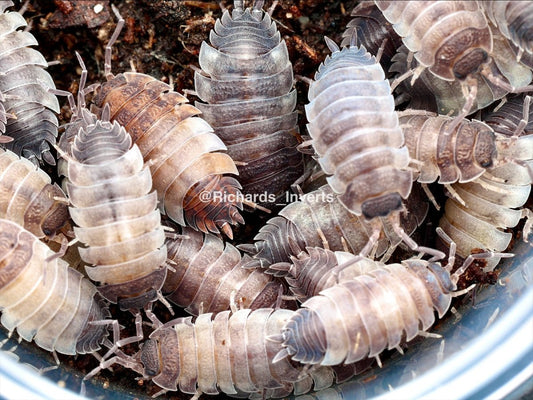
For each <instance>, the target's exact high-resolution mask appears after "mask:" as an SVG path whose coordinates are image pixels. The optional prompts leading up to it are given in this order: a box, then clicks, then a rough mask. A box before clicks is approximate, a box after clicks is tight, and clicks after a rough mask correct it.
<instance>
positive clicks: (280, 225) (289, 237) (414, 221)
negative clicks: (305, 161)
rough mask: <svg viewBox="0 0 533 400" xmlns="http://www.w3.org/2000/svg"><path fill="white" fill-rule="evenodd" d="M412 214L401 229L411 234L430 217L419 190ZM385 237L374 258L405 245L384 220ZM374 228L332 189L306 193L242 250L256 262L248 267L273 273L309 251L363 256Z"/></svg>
mask: <svg viewBox="0 0 533 400" xmlns="http://www.w3.org/2000/svg"><path fill="white" fill-rule="evenodd" d="M406 207H407V210H408V211H407V213H405V214H403V213H402V214H401V215H400V219H401V224H402V227H403V228H404V229H405V230H406V231H407V232H408V233H409V234H412V233H413V232H414V231H415V229H416V228H417V227H418V226H420V224H421V223H422V222H423V221H424V218H425V217H426V213H427V211H428V204H427V202H426V201H424V200H423V195H421V193H420V192H419V190H418V189H417V190H414V191H413V193H412V195H411V196H410V197H409V199H408V201H407V203H406ZM381 223H382V227H383V232H382V233H383V234H382V236H381V237H379V238H378V240H377V243H376V248H375V254H376V255H378V256H381V255H383V254H384V253H385V252H387V253H388V254H389V255H390V253H392V251H393V250H394V248H395V247H396V246H397V245H398V244H399V243H400V241H401V238H400V237H398V235H397V234H396V232H395V230H394V228H393V227H392V226H391V225H390V223H389V221H388V220H387V219H386V218H382V219H381ZM372 232H373V227H372V225H371V224H370V223H369V222H368V221H366V219H365V218H363V217H359V216H357V215H355V214H353V213H351V212H349V211H348V210H347V209H346V208H345V207H344V206H343V205H342V204H341V203H340V201H339V200H338V198H337V196H335V194H334V193H333V191H332V190H331V188H330V187H329V186H328V185H325V186H323V187H322V188H320V189H318V190H315V191H312V192H310V193H307V194H306V195H304V196H302V197H300V200H299V201H295V202H292V203H290V204H289V205H287V206H285V207H284V208H283V209H282V210H281V211H280V212H279V214H278V216H276V217H274V218H271V219H270V220H268V221H267V223H266V224H265V225H264V226H263V227H262V228H261V229H260V230H259V233H258V234H257V235H256V236H255V238H254V240H255V242H254V243H253V244H243V245H238V246H237V247H238V248H240V249H242V250H244V251H247V252H249V253H250V254H252V256H253V260H252V261H251V262H250V263H248V266H262V267H264V268H265V267H268V266H269V265H271V264H274V263H278V262H288V261H290V256H291V255H294V256H296V255H298V254H299V253H300V252H302V251H304V250H305V249H306V248H307V247H322V248H328V249H330V250H332V251H343V250H344V251H349V252H351V253H358V252H360V251H361V250H362V249H363V248H364V246H365V245H366V244H367V243H368V241H369V238H370V236H371V235H372Z"/></svg>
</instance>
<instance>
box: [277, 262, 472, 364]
mask: <svg viewBox="0 0 533 400" xmlns="http://www.w3.org/2000/svg"><path fill="white" fill-rule="evenodd" d="M452 258H453V254H450V259H452ZM471 261H472V259H469V260H468V261H465V263H463V265H462V266H461V267H460V268H459V269H458V270H457V271H456V272H455V273H454V274H452V275H451V274H450V270H451V268H452V267H453V262H452V263H449V265H448V266H447V267H445V268H443V267H441V265H440V264H439V263H436V262H428V261H425V260H421V259H410V260H405V261H403V262H402V264H388V265H384V266H381V267H380V268H377V269H374V270H372V271H369V272H367V273H366V274H363V275H359V276H356V277H354V278H353V279H351V280H347V281H344V282H340V283H338V284H337V285H335V286H332V287H330V288H327V289H325V290H323V291H322V292H320V294H319V295H317V296H314V297H311V298H310V299H309V300H307V301H306V302H305V303H303V304H302V307H301V308H300V309H298V310H297V311H295V312H294V314H293V316H292V317H291V318H290V319H289V320H288V321H287V322H286V324H285V325H284V327H283V330H282V333H281V334H280V335H278V336H277V337H274V338H272V340H278V341H282V342H283V347H284V348H283V350H282V351H280V352H279V353H278V354H277V355H276V357H275V360H279V359H283V358H285V357H287V356H289V357H291V359H292V360H294V361H299V362H301V363H304V364H319V365H338V364H341V363H344V364H349V363H352V362H356V361H358V360H361V359H363V358H365V357H376V358H377V359H378V358H379V354H380V353H381V352H382V351H384V350H385V349H389V350H390V349H394V348H397V349H399V346H400V344H401V343H402V340H405V341H410V340H411V339H413V338H414V337H416V336H417V335H419V334H423V332H424V331H426V330H427V329H429V328H430V327H431V325H433V323H434V322H435V315H434V310H435V311H437V312H438V316H439V318H442V317H443V316H444V314H445V313H446V311H447V310H448V308H449V307H450V303H451V300H452V297H455V296H458V295H460V294H463V293H464V292H465V291H456V283H457V280H458V279H459V276H460V275H461V274H462V273H463V272H464V270H465V269H466V268H467V267H468V266H469V264H470V263H471ZM467 290H468V289H467ZM378 362H379V361H378Z"/></svg>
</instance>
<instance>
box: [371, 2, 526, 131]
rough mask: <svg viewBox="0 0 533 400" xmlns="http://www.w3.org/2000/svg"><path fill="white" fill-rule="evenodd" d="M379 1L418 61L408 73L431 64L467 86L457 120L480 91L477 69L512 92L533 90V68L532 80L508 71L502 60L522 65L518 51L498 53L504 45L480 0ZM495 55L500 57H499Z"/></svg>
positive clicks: (440, 73) (441, 74)
mask: <svg viewBox="0 0 533 400" xmlns="http://www.w3.org/2000/svg"><path fill="white" fill-rule="evenodd" d="M375 3H376V5H377V6H378V7H379V8H380V10H381V11H382V12H383V15H384V16H385V18H387V20H388V21H389V22H391V23H392V24H393V27H394V29H395V31H396V33H398V35H400V36H401V37H402V41H403V43H404V44H405V46H406V47H407V48H408V49H409V50H410V51H411V52H413V53H414V58H415V59H416V61H417V62H418V63H419V66H418V67H417V68H416V69H413V70H410V71H408V72H407V74H406V75H405V76H404V77H407V76H409V75H414V78H415V79H416V77H417V76H418V75H419V74H420V73H421V72H422V71H423V70H425V69H426V68H427V69H428V70H429V71H430V72H431V73H432V74H433V75H435V76H436V77H438V78H440V79H444V80H446V81H456V80H457V81H459V82H460V84H461V87H462V88H464V89H465V92H466V93H467V94H466V95H465V102H464V104H463V107H462V108H461V109H460V110H455V111H456V114H457V116H458V118H457V119H456V123H459V122H460V120H461V119H462V118H464V117H465V116H466V115H468V114H469V113H470V112H471V111H472V107H473V104H474V100H475V99H476V97H477V91H478V80H477V78H476V74H481V75H482V76H484V77H485V78H487V79H488V80H489V81H490V82H491V83H492V84H493V85H494V86H497V87H500V88H501V89H503V90H505V91H507V92H517V91H529V90H531V86H527V85H528V84H529V82H530V81H531V71H528V70H527V69H526V70H525V73H526V75H529V80H528V79H525V80H522V78H523V77H522V76H521V74H517V73H515V72H511V73H510V74H509V73H508V74H505V73H504V72H503V70H502V69H503V68H502V65H507V67H509V66H511V67H510V68H511V70H512V68H513V66H516V65H517V63H516V61H514V58H515V57H512V58H511V59H508V58H506V57H500V56H498V53H499V51H500V49H499V48H498V49H497V48H496V46H495V44H494V32H493V30H492V29H491V27H490V26H489V23H488V21H487V19H486V17H485V14H484V12H483V10H482V9H481V8H480V5H479V2H474V1H427V2H420V1H396V2H391V1H381V0H375ZM496 58H498V59H499V61H501V62H500V63H498V62H496V61H495V59H496ZM509 62H511V63H509ZM500 68H502V69H500ZM499 97H501V96H499Z"/></svg>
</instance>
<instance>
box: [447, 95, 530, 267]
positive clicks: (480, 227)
mask: <svg viewBox="0 0 533 400" xmlns="http://www.w3.org/2000/svg"><path fill="white" fill-rule="evenodd" d="M530 102H531V97H530V96H526V97H524V96H518V97H514V98H512V99H509V100H508V101H507V102H506V103H505V104H504V105H503V106H502V107H501V108H500V109H499V110H498V111H496V112H492V113H491V114H489V115H487V116H486V117H485V118H484V121H485V122H486V123H487V125H489V126H490V127H491V128H492V129H493V130H494V132H495V133H496V135H497V137H499V138H507V140H503V139H500V140H498V141H497V142H496V144H497V146H498V154H499V156H498V158H499V159H500V160H501V162H500V163H498V165H496V166H494V167H492V168H489V169H488V170H487V172H486V173H485V174H483V175H482V176H480V177H479V178H477V179H476V180H474V181H472V182H469V183H468V184H461V183H456V184H454V185H452V188H453V190H454V191H455V192H456V193H457V195H458V196H459V197H460V198H461V199H463V201H464V203H465V204H464V205H462V204H460V203H459V202H458V201H457V199H455V198H450V199H448V200H446V205H445V213H444V215H443V217H442V218H441V220H440V222H439V226H440V227H441V228H442V229H443V230H444V231H445V232H446V233H447V234H448V235H449V236H450V237H451V238H452V240H453V241H454V242H455V243H456V244H457V254H458V255H459V256H460V257H462V258H466V257H468V255H469V254H471V253H472V252H473V250H474V249H482V250H484V251H504V250H505V249H507V247H508V246H509V243H510V242H511V238H512V233H510V232H506V231H505V230H506V229H507V228H513V227H515V226H516V225H517V224H518V222H519V221H520V219H521V218H523V217H524V216H526V215H529V216H531V210H529V209H527V208H523V209H521V207H522V206H523V205H524V204H525V203H526V201H527V200H528V197H529V194H530V192H531V183H532V179H531V174H532V173H531V170H532V169H533V107H531V106H530ZM530 229H531V219H530V220H528V222H526V225H525V229H524V231H525V234H524V239H525V240H527V235H528V233H529V230H530ZM499 260H500V258H499V257H492V258H490V259H488V260H487V265H486V267H485V269H486V270H492V269H493V268H494V267H495V266H496V265H497V264H498V262H499Z"/></svg>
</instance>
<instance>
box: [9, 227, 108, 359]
mask: <svg viewBox="0 0 533 400" xmlns="http://www.w3.org/2000/svg"><path fill="white" fill-rule="evenodd" d="M0 309H1V310H2V319H1V322H2V325H3V326H4V327H5V328H6V329H7V330H8V331H10V332H12V331H13V330H15V329H16V330H17V332H18V334H19V336H20V337H22V338H23V339H24V340H27V341H31V340H33V341H35V343H36V344H37V345H38V346H39V347H42V348H43V349H45V350H48V351H57V352H59V353H63V354H71V355H74V354H78V353H93V352H95V351H97V350H99V349H100V345H101V344H102V343H103V342H104V340H105V338H106V336H107V328H106V327H105V326H104V325H101V324H92V323H91V322H97V321H102V320H104V319H105V318H106V317H107V315H108V312H107V308H106V307H105V305H104V303H103V299H102V297H101V296H100V295H99V293H98V290H97V289H96V287H95V286H94V285H93V284H92V283H91V282H90V281H89V280H88V279H86V278H85V277H83V275H81V274H80V273H79V272H78V271H76V270H74V269H72V268H70V267H69V266H68V264H67V263H66V262H65V261H63V260H61V259H60V258H59V257H57V256H56V255H55V254H54V253H53V252H52V251H51V250H50V249H49V248H48V247H47V246H46V244H44V243H42V242H41V241H39V240H38V239H37V238H36V237H35V235H33V234H32V233H30V232H28V231H26V230H25V229H24V228H22V227H21V226H19V225H18V224H16V223H14V222H12V221H8V220H4V219H0Z"/></svg>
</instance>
